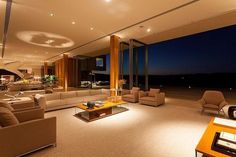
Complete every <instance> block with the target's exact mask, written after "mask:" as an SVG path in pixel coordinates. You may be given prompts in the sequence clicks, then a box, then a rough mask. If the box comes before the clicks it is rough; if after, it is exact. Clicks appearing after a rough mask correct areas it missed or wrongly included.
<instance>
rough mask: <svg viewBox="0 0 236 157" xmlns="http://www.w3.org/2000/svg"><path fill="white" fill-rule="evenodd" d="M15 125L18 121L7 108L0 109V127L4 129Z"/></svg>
mask: <svg viewBox="0 0 236 157" xmlns="http://www.w3.org/2000/svg"><path fill="white" fill-rule="evenodd" d="M17 124H19V121H18V119H17V118H16V116H15V115H14V114H13V113H12V112H11V111H10V110H9V109H8V108H5V107H0V125H1V126H2V127H6V126H11V125H17Z"/></svg>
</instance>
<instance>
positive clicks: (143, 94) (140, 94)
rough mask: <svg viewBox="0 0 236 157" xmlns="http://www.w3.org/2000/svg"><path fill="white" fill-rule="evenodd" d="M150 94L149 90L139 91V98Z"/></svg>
mask: <svg viewBox="0 0 236 157" xmlns="http://www.w3.org/2000/svg"><path fill="white" fill-rule="evenodd" d="M147 95H148V93H147V92H144V91H142V90H141V91H139V98H142V97H145V96H147Z"/></svg>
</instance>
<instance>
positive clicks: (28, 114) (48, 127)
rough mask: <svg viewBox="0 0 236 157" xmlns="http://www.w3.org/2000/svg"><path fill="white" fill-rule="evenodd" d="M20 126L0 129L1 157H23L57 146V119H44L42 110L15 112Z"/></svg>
mask: <svg viewBox="0 0 236 157" xmlns="http://www.w3.org/2000/svg"><path fill="white" fill-rule="evenodd" d="M13 114H14V115H15V117H16V118H17V119H18V121H19V124H16V125H10V126H7V127H0V139H1V140H0V154H1V156H5V157H10V156H22V155H25V154H28V153H30V152H33V151H35V150H38V149H41V148H44V147H47V146H51V145H53V146H56V117H51V118H44V110H43V109H41V108H38V109H33V110H25V111H18V112H13Z"/></svg>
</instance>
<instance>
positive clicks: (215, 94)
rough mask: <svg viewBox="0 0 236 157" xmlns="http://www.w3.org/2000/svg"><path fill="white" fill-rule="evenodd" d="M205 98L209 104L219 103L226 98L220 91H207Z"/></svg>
mask: <svg viewBox="0 0 236 157" xmlns="http://www.w3.org/2000/svg"><path fill="white" fill-rule="evenodd" d="M203 98H204V100H205V102H206V103H207V104H215V105H219V104H220V103H221V102H222V101H224V100H225V98H224V95H223V93H222V92H220V91H206V92H205V93H204V95H203Z"/></svg>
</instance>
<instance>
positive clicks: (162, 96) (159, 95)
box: [155, 92, 165, 104]
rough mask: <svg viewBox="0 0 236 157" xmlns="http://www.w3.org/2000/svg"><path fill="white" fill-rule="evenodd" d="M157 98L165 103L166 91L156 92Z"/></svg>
mask: <svg viewBox="0 0 236 157" xmlns="http://www.w3.org/2000/svg"><path fill="white" fill-rule="evenodd" d="M155 99H156V100H158V101H160V102H162V103H163V104H164V103H165V93H163V92H161V93H155Z"/></svg>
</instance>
